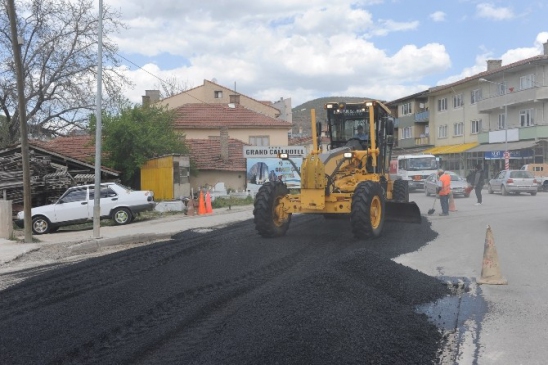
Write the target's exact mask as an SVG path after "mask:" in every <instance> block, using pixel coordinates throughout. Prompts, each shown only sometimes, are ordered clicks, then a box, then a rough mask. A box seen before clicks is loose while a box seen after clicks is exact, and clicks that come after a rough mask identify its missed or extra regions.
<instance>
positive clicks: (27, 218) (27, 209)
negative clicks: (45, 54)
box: [7, 0, 32, 243]
mask: <svg viewBox="0 0 548 365" xmlns="http://www.w3.org/2000/svg"><path fill="white" fill-rule="evenodd" d="M7 3H8V17H9V20H10V28H11V46H12V49H13V58H14V61H15V73H16V74H17V104H18V111H19V128H20V129H19V131H20V133H21V158H22V159H23V161H22V163H23V209H24V214H25V215H24V222H25V228H24V231H25V242H26V243H31V242H32V216H31V204H32V202H31V190H30V166H29V165H30V162H29V144H28V135H27V111H26V109H27V107H26V103H25V80H24V77H25V75H24V73H23V72H24V70H23V63H22V61H21V46H22V45H23V37H19V36H17V18H16V17H15V4H14V0H7Z"/></svg>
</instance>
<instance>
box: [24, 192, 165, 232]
mask: <svg viewBox="0 0 548 365" xmlns="http://www.w3.org/2000/svg"><path fill="white" fill-rule="evenodd" d="M94 199H95V185H81V186H74V187H71V188H69V189H68V190H67V191H65V193H64V194H63V195H62V196H61V197H60V198H59V199H58V200H57V202H55V203H54V204H49V205H43V206H41V207H36V208H32V209H31V216H32V231H33V232H34V234H37V235H40V234H44V233H49V232H55V231H57V230H58V229H59V227H62V226H68V225H73V224H80V223H84V222H89V221H92V220H93V207H94V205H95V204H94V203H95V202H94ZM154 204H155V203H154V194H153V193H152V191H147V190H131V189H130V188H127V187H125V186H123V185H121V184H118V183H104V184H101V201H100V210H101V219H112V220H113V221H114V223H115V224H117V225H122V224H127V223H129V222H131V221H132V220H133V219H134V218H135V216H136V215H137V214H139V213H140V212H143V211H147V210H153V209H154ZM15 224H16V225H17V226H19V227H21V228H23V226H24V212H19V213H17V219H16V220H15Z"/></svg>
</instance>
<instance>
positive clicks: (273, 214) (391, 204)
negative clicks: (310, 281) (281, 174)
mask: <svg viewBox="0 0 548 365" xmlns="http://www.w3.org/2000/svg"><path fill="white" fill-rule="evenodd" d="M325 111H326V113H327V133H328V136H329V141H330V142H329V144H328V146H327V148H326V149H327V151H325V152H324V151H322V147H321V145H320V144H319V142H318V140H319V136H320V131H321V127H322V126H321V123H316V116H315V111H314V110H312V111H311V122H312V136H313V147H312V152H311V153H310V154H309V155H308V156H306V157H305V158H304V159H303V162H302V165H301V168H300V177H301V188H300V193H298V194H290V192H289V189H288V188H287V186H286V185H285V184H284V183H283V182H282V181H269V182H266V183H264V184H263V185H262V186H261V188H260V189H259V191H258V192H257V195H256V196H255V201H254V209H253V215H254V223H255V228H256V230H257V231H258V232H259V234H260V235H261V236H263V237H278V236H282V235H284V234H285V233H286V231H287V229H288V228H289V224H290V222H291V215H292V214H293V213H303V214H323V215H324V217H325V218H326V219H329V218H336V217H348V218H349V219H350V226H351V229H352V233H353V234H354V236H355V237H356V238H376V237H379V236H380V235H381V233H382V230H383V226H384V221H385V219H389V220H397V221H400V222H409V223H420V222H421V213H420V210H419V208H418V206H417V205H416V204H415V203H414V202H409V187H408V185H407V181H406V180H391V179H390V174H389V165H390V156H391V153H392V146H393V144H394V118H393V117H392V116H391V113H390V109H388V108H387V107H386V106H385V105H384V104H383V103H382V102H380V101H377V100H365V101H364V102H360V103H344V102H330V103H327V104H325ZM360 126H361V127H362V128H359V127H360ZM358 129H360V130H361V129H364V130H365V133H363V134H360V135H357V131H358ZM364 135H365V136H364ZM279 157H280V158H282V159H286V160H289V161H290V162H291V163H292V164H293V166H294V167H295V169H296V170H299V169H298V168H297V166H296V164H295V163H294V162H293V161H292V160H291V159H290V158H289V156H288V155H286V154H280V155H279Z"/></svg>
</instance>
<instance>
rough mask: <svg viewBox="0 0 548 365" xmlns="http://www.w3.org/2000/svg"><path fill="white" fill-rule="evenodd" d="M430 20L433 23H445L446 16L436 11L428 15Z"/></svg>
mask: <svg viewBox="0 0 548 365" xmlns="http://www.w3.org/2000/svg"><path fill="white" fill-rule="evenodd" d="M429 16H430V19H432V20H433V21H435V22H443V21H445V16H446V14H445V13H444V12H443V11H436V12H433V13H432V14H430V15H429Z"/></svg>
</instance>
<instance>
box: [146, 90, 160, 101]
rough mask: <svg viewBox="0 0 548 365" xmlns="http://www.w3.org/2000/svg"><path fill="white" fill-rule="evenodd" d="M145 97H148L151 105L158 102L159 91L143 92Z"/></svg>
mask: <svg viewBox="0 0 548 365" xmlns="http://www.w3.org/2000/svg"><path fill="white" fill-rule="evenodd" d="M145 95H146V96H148V97H149V101H150V102H151V103H152V104H154V103H156V102H158V101H160V90H145Z"/></svg>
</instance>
